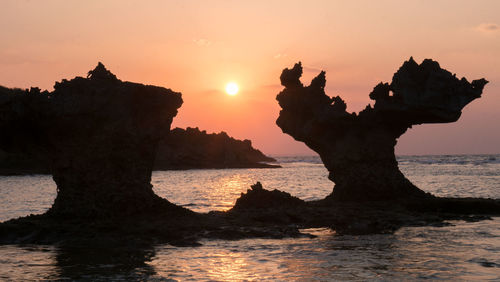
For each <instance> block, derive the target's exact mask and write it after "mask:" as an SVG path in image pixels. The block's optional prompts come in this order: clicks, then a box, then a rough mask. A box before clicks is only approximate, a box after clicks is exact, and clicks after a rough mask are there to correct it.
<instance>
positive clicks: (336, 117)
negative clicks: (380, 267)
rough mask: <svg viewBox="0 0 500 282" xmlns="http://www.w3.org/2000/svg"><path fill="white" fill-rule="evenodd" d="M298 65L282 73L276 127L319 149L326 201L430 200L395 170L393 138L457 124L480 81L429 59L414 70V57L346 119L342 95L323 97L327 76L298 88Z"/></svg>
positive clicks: (478, 91) (476, 95) (477, 93)
mask: <svg viewBox="0 0 500 282" xmlns="http://www.w3.org/2000/svg"><path fill="white" fill-rule="evenodd" d="M301 75H302V66H301V64H300V63H298V64H295V66H294V67H293V68H292V69H285V70H283V73H282V74H281V77H280V79H281V84H282V85H283V86H285V89H284V90H283V91H281V93H279V94H278V96H277V97H276V99H277V100H278V102H279V104H280V106H281V108H282V110H281V112H280V115H279V118H278V119H277V121H276V123H277V124H278V126H279V127H281V129H282V130H283V132H284V133H287V134H289V135H291V136H292V137H293V138H295V139H296V140H298V141H302V142H304V143H305V144H306V145H307V146H308V147H309V148H311V149H313V150H314V151H316V152H317V153H318V154H319V155H320V157H321V159H322V161H323V163H324V164H325V166H326V168H327V169H328V171H329V179H330V180H332V181H333V182H335V188H334V190H333V193H332V195H331V196H330V197H329V199H333V200H337V201H369V200H392V199H408V198H430V197H432V196H431V195H430V194H428V193H425V192H424V191H422V190H420V189H418V188H417V187H416V186H415V185H413V184H412V183H411V182H410V181H409V180H408V179H406V178H405V177H404V175H403V174H402V173H401V171H399V168H398V163H397V161H396V158H395V155H394V146H395V145H396V140H397V138H399V137H400V136H401V135H402V134H403V133H405V132H406V130H407V129H408V128H411V127H412V126H413V125H416V124H423V123H443V122H455V121H457V120H458V118H459V117H460V115H461V110H462V108H463V107H465V106H466V105H467V104H468V103H470V102H471V101H472V100H474V99H476V98H479V97H480V96H481V92H482V90H483V87H484V85H485V84H486V83H487V81H486V80H485V79H479V80H474V81H472V83H469V82H468V81H467V80H466V79H465V78H462V79H458V78H456V76H455V75H452V74H451V73H450V72H448V71H446V70H444V69H441V68H440V66H439V64H438V63H437V62H435V61H432V60H429V59H427V60H424V61H423V62H422V63H421V64H420V65H418V64H417V63H416V62H415V61H414V60H413V58H410V59H409V60H408V61H406V62H405V63H404V64H403V65H402V66H401V68H400V69H399V70H398V71H397V72H396V73H395V74H394V77H393V79H392V83H391V84H388V83H380V84H378V85H377V86H375V88H374V89H373V91H372V92H371V93H370V98H371V99H373V100H375V105H374V107H373V108H372V107H371V106H370V105H368V106H367V107H366V109H365V110H363V111H361V112H360V113H359V114H356V113H348V112H347V111H346V104H345V102H344V101H343V100H342V98H340V97H339V96H337V97H334V98H330V97H329V96H327V95H326V94H325V91H324V87H325V82H326V79H325V72H321V73H320V74H319V75H318V76H317V77H316V78H314V79H313V80H312V81H311V84H310V85H309V86H303V85H302V83H301V82H300V80H299V79H300V77H301Z"/></svg>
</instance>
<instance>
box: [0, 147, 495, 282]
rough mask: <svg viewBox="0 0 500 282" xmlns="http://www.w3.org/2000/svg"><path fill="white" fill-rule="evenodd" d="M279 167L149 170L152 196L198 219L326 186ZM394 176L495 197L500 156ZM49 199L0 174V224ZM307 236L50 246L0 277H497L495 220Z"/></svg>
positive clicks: (414, 167) (450, 191)
mask: <svg viewBox="0 0 500 282" xmlns="http://www.w3.org/2000/svg"><path fill="white" fill-rule="evenodd" d="M277 159H278V162H279V164H280V165H281V166H282V168H277V169H270V168H264V169H199V170H198V169H193V170H185V171H155V172H153V176H152V184H153V186H154V191H155V192H156V193H157V194H158V195H160V196H162V197H165V198H167V199H169V200H170V201H172V202H174V203H176V204H179V205H182V206H184V207H186V208H189V209H191V210H194V211H197V212H208V211H212V210H220V211H223V210H228V209H230V208H231V207H232V206H233V205H234V203H235V201H236V199H237V198H238V197H239V196H240V195H241V193H244V192H246V191H247V189H249V188H250V185H252V184H254V183H256V182H257V181H260V182H261V183H262V185H263V186H264V188H266V189H271V190H272V189H279V190H282V191H286V192H289V193H291V194H292V195H294V196H297V197H299V198H301V199H304V200H317V199H321V198H324V197H325V196H326V195H328V194H329V193H331V192H332V189H333V183H332V182H331V181H329V180H328V178H327V175H328V173H327V170H326V169H325V168H324V166H323V164H322V163H321V161H320V159H319V157H317V156H293V157H278V158H277ZM398 162H399V167H400V169H401V171H402V172H403V173H404V174H405V175H406V177H407V178H408V179H410V180H411V181H412V182H413V183H414V184H416V185H417V186H418V187H420V188H421V189H423V190H425V191H427V192H431V193H432V194H434V195H437V196H446V197H483V198H500V155H498V154H497V155H432V156H399V157H398ZM55 196H56V185H55V183H54V182H53V180H52V178H51V176H49V175H27V176H0V222H1V221H6V220H8V219H12V218H17V217H20V216H26V215H29V214H39V213H43V212H44V211H46V210H47V209H48V208H49V207H50V206H51V205H52V202H53V201H54V198H55ZM301 231H302V232H304V233H309V234H313V235H316V237H314V238H285V239H244V240H208V239H207V240H202V241H200V243H201V246H196V247H176V246H172V245H169V244H159V245H156V246H151V247H144V248H135V249H133V250H131V249H123V250H122V249H116V248H110V249H106V248H99V249H93V248H84V249H82V248H79V247H71V246H51V245H4V246H0V280H2V281H4V280H13V281H26V280H68V281H73V280H83V281H87V280H90V281H113V280H115V281H136V280H140V281H190V280H191V281H207V280H209V281H242V280H243V281H254V280H257V281H269V280H271V281H295V280H299V281H331V280H353V281H366V280H370V281H371V280H374V281H387V280H397V281H401V280H404V281H412V280H423V279H436V280H452V281H460V280H465V281H470V280H481V281H488V280H491V281H499V280H500V217H492V218H491V219H490V220H483V221H477V222H466V221H461V220H450V221H448V222H447V224H446V225H445V226H423V227H403V228H400V229H399V230H397V231H396V232H394V233H393V234H375V235H356V236H353V235H339V234H336V233H335V232H334V231H332V230H330V229H328V228H316V229H304V230H301Z"/></svg>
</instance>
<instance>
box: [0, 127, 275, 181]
mask: <svg viewBox="0 0 500 282" xmlns="http://www.w3.org/2000/svg"><path fill="white" fill-rule="evenodd" d="M272 162H276V160H275V159H273V158H271V157H268V156H266V155H264V154H263V153H262V152H261V151H259V150H257V149H255V148H254V147H252V142H251V141H250V140H247V139H246V140H237V139H234V138H232V137H230V136H229V135H227V133H225V132H221V133H217V134H216V133H211V134H209V133H207V132H206V131H205V130H203V131H201V130H199V129H198V128H191V127H188V128H186V129H182V128H175V129H173V130H171V131H170V133H169V134H166V135H165V136H163V137H162V138H161V139H160V141H159V144H158V151H157V153H156V158H155V162H154V166H153V170H181V169H204V168H275V167H280V166H279V165H277V164H270V163H272ZM50 172H51V171H50V159H49V157H48V156H47V154H45V151H43V150H38V151H37V150H34V147H33V148H32V149H26V148H25V149H24V150H16V151H10V152H6V151H5V150H2V149H0V175H23V174H50Z"/></svg>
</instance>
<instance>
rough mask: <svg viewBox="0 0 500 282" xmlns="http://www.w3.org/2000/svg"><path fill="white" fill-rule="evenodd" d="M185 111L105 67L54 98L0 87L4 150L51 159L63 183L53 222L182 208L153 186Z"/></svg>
mask: <svg viewBox="0 0 500 282" xmlns="http://www.w3.org/2000/svg"><path fill="white" fill-rule="evenodd" d="M181 104H182V99H181V94H180V93H177V92H174V91H172V90H169V89H165V88H162V87H157V86H149V85H143V84H138V83H132V82H123V81H121V80H119V79H117V78H116V76H114V75H113V74H112V73H111V72H110V71H108V70H107V69H106V68H105V67H104V65H103V64H101V63H99V64H98V65H97V67H96V68H95V69H94V70H92V71H90V72H89V73H88V76H87V78H83V77H75V78H74V79H72V80H65V79H64V80H63V81H61V82H56V84H55V86H54V91H53V92H47V91H44V92H40V90H39V89H36V88H32V89H31V90H27V91H21V90H16V89H13V90H10V89H6V88H2V89H1V93H0V113H1V115H0V132H2V138H1V141H0V147H1V148H2V149H3V150H4V151H6V152H13V153H16V152H17V153H19V152H22V153H27V154H32V155H33V154H36V153H34V152H40V154H41V155H43V156H44V157H45V158H46V159H48V163H49V165H50V172H51V173H52V175H53V179H54V181H55V183H56V184H57V197H56V199H55V202H54V204H53V206H52V208H51V209H50V210H49V212H48V213H49V214H51V215H56V216H63V217H96V216H97V217H101V216H103V217H108V216H114V215H120V216H124V215H128V214H140V213H144V212H148V211H151V210H155V211H156V212H157V211H158V210H165V209H177V208H178V207H176V206H175V205H173V204H171V203H169V202H168V201H167V200H165V199H162V198H160V197H158V196H156V195H155V194H154V192H153V189H152V187H153V186H152V185H151V183H150V181H151V172H152V169H153V162H154V160H155V156H156V149H157V145H158V142H159V141H160V139H162V138H165V136H166V135H167V134H168V132H169V131H170V124H171V122H172V119H173V117H174V116H175V115H176V114H177V109H178V108H179V107H180V106H181ZM180 209H181V208H178V210H180Z"/></svg>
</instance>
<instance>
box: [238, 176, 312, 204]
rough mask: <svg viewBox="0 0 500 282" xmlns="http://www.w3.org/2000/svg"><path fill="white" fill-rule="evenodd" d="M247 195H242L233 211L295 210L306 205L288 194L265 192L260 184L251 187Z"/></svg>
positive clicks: (277, 191) (276, 191) (275, 191)
mask: <svg viewBox="0 0 500 282" xmlns="http://www.w3.org/2000/svg"><path fill="white" fill-rule="evenodd" d="M251 188H252V189H248V190H247V193H246V194H243V193H241V197H240V198H238V199H237V200H236V204H234V207H233V208H232V210H241V209H264V208H272V209H276V208H280V207H286V208H294V207H299V206H302V205H305V202H304V200H301V199H299V198H297V197H293V196H292V195H290V194H289V193H287V192H283V191H279V190H276V189H274V190H273V191H269V190H265V189H264V188H263V187H262V184H261V183H260V182H257V183H255V184H254V185H252V186H251Z"/></svg>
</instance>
